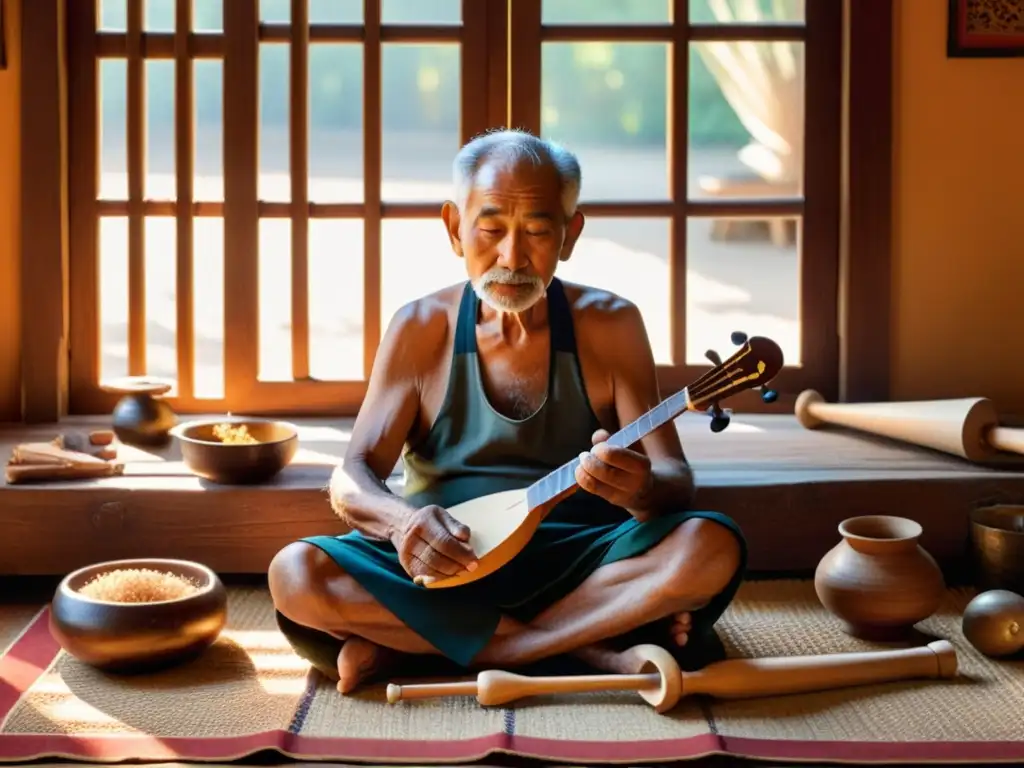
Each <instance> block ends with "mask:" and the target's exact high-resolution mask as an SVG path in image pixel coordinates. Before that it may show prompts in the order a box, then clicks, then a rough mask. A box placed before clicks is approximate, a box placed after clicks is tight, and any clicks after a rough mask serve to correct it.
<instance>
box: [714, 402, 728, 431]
mask: <svg viewBox="0 0 1024 768" xmlns="http://www.w3.org/2000/svg"><path fill="white" fill-rule="evenodd" d="M708 414H709V415H710V416H711V431H712V432H714V433H716V434H717V433H719V432H721V431H723V430H724V429H725V428H726V427H728V426H729V422H730V421H731V420H732V411H731V410H729V409H726V410H724V411H723V410H722V406H720V405H719V404H718V403H715V404H714V405H712V406H711V407H710V408H708Z"/></svg>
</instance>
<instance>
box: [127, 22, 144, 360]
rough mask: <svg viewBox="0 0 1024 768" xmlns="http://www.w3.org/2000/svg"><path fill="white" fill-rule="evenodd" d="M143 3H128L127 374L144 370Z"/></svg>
mask: <svg viewBox="0 0 1024 768" xmlns="http://www.w3.org/2000/svg"><path fill="white" fill-rule="evenodd" d="M143 13H144V9H143V4H142V3H141V2H135V3H128V36H127V40H128V45H127V49H128V50H127V53H128V104H127V113H128V114H127V117H128V126H127V129H128V142H127V143H128V373H129V375H132V376H141V375H144V374H145V373H146V238H145V219H144V217H143V210H142V206H143V198H144V197H145V194H146V189H145V181H146V178H145V176H146V154H145V153H146V112H145V110H146V82H145V70H144V64H145V62H144V60H143V57H142V24H143Z"/></svg>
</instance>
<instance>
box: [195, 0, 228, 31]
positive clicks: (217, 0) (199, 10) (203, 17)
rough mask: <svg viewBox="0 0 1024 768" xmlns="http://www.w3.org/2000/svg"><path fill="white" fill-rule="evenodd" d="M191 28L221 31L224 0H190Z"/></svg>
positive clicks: (222, 29)
mask: <svg viewBox="0 0 1024 768" xmlns="http://www.w3.org/2000/svg"><path fill="white" fill-rule="evenodd" d="M192 29H193V30H195V31H196V32H223V31H224V0H192Z"/></svg>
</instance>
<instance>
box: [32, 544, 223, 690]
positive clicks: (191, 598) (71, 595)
mask: <svg viewBox="0 0 1024 768" xmlns="http://www.w3.org/2000/svg"><path fill="white" fill-rule="evenodd" d="M142 568H146V569H150V570H154V571H161V572H164V573H172V574H175V575H177V576H181V577H184V578H187V579H190V580H191V581H192V582H194V583H195V584H197V585H198V586H199V589H198V590H197V591H196V592H194V593H193V594H191V595H188V596H187V597H183V598H180V599H177V600H165V601H161V602H149V603H120V602H111V601H104V600H95V599H93V598H91V597H87V596H86V595H83V594H82V593H81V592H80V591H79V590H80V589H81V588H82V587H83V586H85V585H86V584H87V583H89V582H90V581H92V580H93V579H94V578H96V577H98V576H102V575H103V574H105V573H109V572H111V571H118V570H128V569H142ZM226 622H227V592H226V590H225V589H224V585H223V583H222V582H221V580H220V578H219V577H218V576H217V574H216V573H214V572H213V571H212V570H211V569H210V568H207V567H206V566H205V565H200V564H199V563H193V562H189V561H187V560H166V559H161V558H148V559H140V560H111V561H108V562H105V563H97V564H95V565H89V566H86V567H84V568H80V569H78V570H77V571H74V572H73V573H70V574H68V575H67V576H66V577H64V579H63V580H62V581H61V583H60V584H59V585H58V587H57V591H56V592H55V594H54V596H53V600H52V601H51V603H50V632H51V634H52V635H53V637H54V638H55V639H56V640H57V642H58V643H60V645H61V647H62V648H63V649H64V650H65V651H67V652H68V653H69V654H70V655H72V656H74V657H75V658H76V659H78V660H79V661H82V662H85V663H86V664H89V665H91V666H94V667H97V668H99V669H102V670H104V671H109V672H117V673H137V672H147V671H153V670H157V669H163V668H166V667H169V666H172V665H175V664H179V663H182V662H184V661H187V660H189V659H192V658H195V657H196V656H198V655H200V654H201V653H202V652H203V651H205V650H206V649H207V648H209V647H210V646H211V645H212V644H213V643H214V641H216V639H217V638H218V637H219V636H220V633H221V630H222V629H223V628H224V625H225V623H226Z"/></svg>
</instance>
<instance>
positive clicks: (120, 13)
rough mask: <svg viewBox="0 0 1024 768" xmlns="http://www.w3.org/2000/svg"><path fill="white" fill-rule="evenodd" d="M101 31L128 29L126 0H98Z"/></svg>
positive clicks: (122, 30) (99, 27) (98, 27)
mask: <svg viewBox="0 0 1024 768" xmlns="http://www.w3.org/2000/svg"><path fill="white" fill-rule="evenodd" d="M99 16H100V20H99V24H98V26H97V29H99V30H100V31H101V32H124V31H125V30H127V29H128V0H100V14H99Z"/></svg>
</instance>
